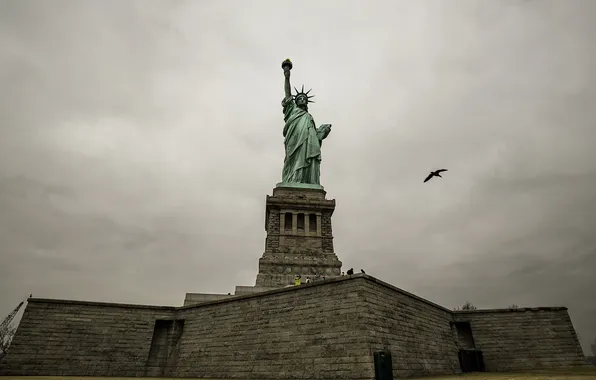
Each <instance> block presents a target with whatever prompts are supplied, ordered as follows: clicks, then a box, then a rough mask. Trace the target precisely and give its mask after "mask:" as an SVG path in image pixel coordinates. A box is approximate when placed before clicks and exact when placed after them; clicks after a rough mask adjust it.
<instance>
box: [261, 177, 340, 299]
mask: <svg viewBox="0 0 596 380" xmlns="http://www.w3.org/2000/svg"><path fill="white" fill-rule="evenodd" d="M325 194H326V192H325V191H324V190H323V189H322V188H318V189H317V188H303V187H301V188H296V187H284V186H283V184H278V187H276V188H275V189H273V196H269V195H268V196H267V203H266V212H265V214H266V215H265V230H266V231H267V238H266V242H265V252H264V253H263V256H262V257H261V259H259V273H258V275H257V281H256V286H257V287H283V286H286V285H291V284H293V283H294V278H295V276H296V275H300V276H302V279H303V280H305V279H306V277H311V278H313V277H314V276H315V275H317V274H318V275H320V276H324V277H325V278H331V277H336V276H340V275H341V264H342V263H341V261H339V260H338V258H337V255H336V254H335V252H333V234H332V230H331V215H333V211H334V210H335V200H328V199H325Z"/></svg>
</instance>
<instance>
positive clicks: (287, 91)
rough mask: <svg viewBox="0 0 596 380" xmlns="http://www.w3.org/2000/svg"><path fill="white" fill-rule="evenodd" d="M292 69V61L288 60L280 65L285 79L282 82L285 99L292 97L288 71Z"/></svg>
mask: <svg viewBox="0 0 596 380" xmlns="http://www.w3.org/2000/svg"><path fill="white" fill-rule="evenodd" d="M292 67H293V65H292V61H290V59H289V58H288V59H286V60H285V61H283V62H282V63H281V68H282V69H283V70H284V77H285V78H286V79H285V81H284V90H285V94H286V98H289V97H290V96H292V87H290V70H292Z"/></svg>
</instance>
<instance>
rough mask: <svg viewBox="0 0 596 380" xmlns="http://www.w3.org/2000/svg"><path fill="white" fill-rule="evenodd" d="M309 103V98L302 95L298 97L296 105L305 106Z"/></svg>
mask: <svg viewBox="0 0 596 380" xmlns="http://www.w3.org/2000/svg"><path fill="white" fill-rule="evenodd" d="M307 104H308V99H307V98H306V96H304V95H300V96H297V97H296V105H297V106H305V105H307Z"/></svg>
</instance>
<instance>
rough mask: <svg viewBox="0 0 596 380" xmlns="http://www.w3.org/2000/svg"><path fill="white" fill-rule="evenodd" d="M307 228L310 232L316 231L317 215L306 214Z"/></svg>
mask: <svg viewBox="0 0 596 380" xmlns="http://www.w3.org/2000/svg"><path fill="white" fill-rule="evenodd" d="M308 230H309V231H310V232H317V216H316V215H315V214H309V215H308Z"/></svg>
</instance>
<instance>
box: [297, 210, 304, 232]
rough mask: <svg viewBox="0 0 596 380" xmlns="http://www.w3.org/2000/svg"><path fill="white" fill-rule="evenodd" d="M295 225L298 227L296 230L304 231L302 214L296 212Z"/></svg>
mask: <svg viewBox="0 0 596 380" xmlns="http://www.w3.org/2000/svg"><path fill="white" fill-rule="evenodd" d="M296 227H297V228H298V231H304V214H298V221H297V225H296Z"/></svg>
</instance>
